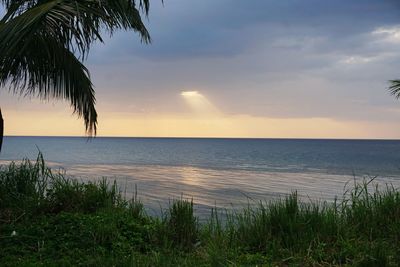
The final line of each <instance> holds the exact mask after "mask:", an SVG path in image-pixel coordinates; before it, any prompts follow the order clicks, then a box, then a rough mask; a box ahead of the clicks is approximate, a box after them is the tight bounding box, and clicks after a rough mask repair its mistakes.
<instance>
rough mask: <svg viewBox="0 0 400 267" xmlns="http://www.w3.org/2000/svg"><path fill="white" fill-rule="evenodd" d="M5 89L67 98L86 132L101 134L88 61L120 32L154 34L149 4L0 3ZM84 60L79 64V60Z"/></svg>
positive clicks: (0, 80)
mask: <svg viewBox="0 0 400 267" xmlns="http://www.w3.org/2000/svg"><path fill="white" fill-rule="evenodd" d="M0 4H3V5H5V6H6V8H7V13H6V15H5V16H4V18H3V19H2V20H1V21H0V86H6V87H7V86H8V87H9V89H10V90H12V91H14V92H15V93H20V94H26V95H35V96H38V97H40V98H42V99H50V98H56V99H67V100H69V101H70V103H71V106H72V107H73V108H74V112H76V113H77V114H78V115H79V116H83V118H84V122H85V127H86V130H87V132H88V133H89V134H90V135H92V134H96V127H97V113H96V109H95V102H96V100H95V96H94V90H93V85H92V83H91V80H90V75H89V71H88V70H87V69H86V67H85V66H84V65H83V64H82V62H81V61H80V60H84V59H85V58H86V56H87V54H88V52H89V49H90V47H91V45H92V43H93V42H95V41H100V42H102V41H103V38H102V33H104V30H105V31H106V32H108V33H109V34H110V35H112V34H113V33H114V31H116V30H118V29H124V30H133V31H136V32H138V33H139V35H140V36H141V38H142V41H143V42H146V43H147V42H150V35H149V33H148V31H147V29H146V27H145V25H144V23H143V22H142V19H141V14H140V12H143V13H145V14H146V15H147V14H148V11H149V5H150V2H149V0H136V1H135V0H80V1H72V0H25V1H24V0H0ZM79 59H80V60H79Z"/></svg>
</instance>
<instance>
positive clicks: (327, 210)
mask: <svg viewBox="0 0 400 267" xmlns="http://www.w3.org/2000/svg"><path fill="white" fill-rule="evenodd" d="M221 218H224V219H223V220H222V219H221ZM0 265H1V266H399V265H400V192H399V191H398V190H396V189H395V188H393V187H390V186H387V187H386V188H384V190H380V189H379V188H375V189H374V190H371V189H370V185H369V184H368V182H364V183H361V184H357V185H355V187H354V189H352V190H349V191H347V192H345V194H344V198H343V200H341V201H340V202H339V201H336V202H335V203H325V202H308V203H303V202H300V201H299V198H298V197H297V194H296V193H295V192H294V193H292V194H291V195H289V196H287V197H286V198H283V199H281V200H274V201H270V202H259V203H257V204H254V205H249V206H248V207H247V208H246V209H244V210H241V211H225V210H216V209H214V210H213V211H212V214H211V216H210V218H209V220H208V222H206V223H202V224H199V222H198V219H197V218H196V217H195V215H194V211H193V201H189V200H184V199H180V200H175V201H173V202H171V203H170V207H169V209H167V210H165V211H163V215H162V216H161V217H150V216H148V215H146V212H145V210H144V208H143V204H142V203H141V202H140V201H139V200H138V198H137V195H136V194H135V196H134V198H133V199H132V200H129V201H128V200H125V199H123V198H122V197H121V194H120V192H119V190H118V188H117V185H116V184H115V183H114V184H109V183H108V182H107V180H105V179H103V180H101V181H99V182H92V183H91V182H89V183H82V182H78V181H76V180H72V179H66V178H65V176H64V175H63V174H60V173H54V172H52V171H51V170H50V169H49V168H47V167H46V166H45V162H44V160H43V158H42V156H41V155H39V157H38V160H37V161H36V162H34V163H32V162H30V161H28V160H24V161H23V162H22V163H20V164H15V163H11V164H10V165H8V166H4V167H2V168H1V169H0Z"/></svg>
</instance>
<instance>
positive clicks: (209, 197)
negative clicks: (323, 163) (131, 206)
mask: <svg viewBox="0 0 400 267" xmlns="http://www.w3.org/2000/svg"><path fill="white" fill-rule="evenodd" d="M67 173H68V174H69V175H72V176H74V177H75V178H78V179H82V180H88V179H89V180H93V179H100V178H101V177H99V174H102V176H103V177H107V178H108V179H109V180H110V181H113V180H115V181H116V182H117V184H118V185H119V187H120V190H121V191H122V192H123V194H124V195H125V196H126V197H127V198H131V197H132V196H133V194H134V192H135V186H136V187H137V190H138V196H139V198H140V199H141V200H142V201H143V202H144V204H145V206H146V207H147V208H148V209H150V210H151V211H152V212H154V213H158V211H159V210H160V207H164V208H165V207H166V206H167V205H168V203H169V202H170V201H171V200H173V199H180V198H181V197H183V198H185V199H193V201H194V202H195V204H196V208H197V212H198V214H199V215H205V214H208V213H209V210H210V208H212V207H218V208H227V209H231V208H233V207H234V208H241V207H244V206H246V205H248V204H249V203H257V202H259V201H261V200H263V201H264V200H266V201H268V200H271V199H274V198H279V197H283V196H285V195H287V194H290V193H291V192H294V191H297V193H298V195H299V196H300V197H301V198H302V199H303V200H304V201H309V200H327V201H333V200H334V199H335V197H338V198H339V199H340V198H341V197H342V194H343V192H344V191H345V190H346V189H349V188H351V187H352V186H353V184H354V178H355V179H356V180H357V181H359V182H361V181H362V177H351V176H345V175H333V174H323V173H315V172H311V173H292V172H257V171H243V170H241V171H238V170H234V171H229V170H213V169H206V168H196V167H188V166H182V167H176V166H146V165H144V166H140V165H135V166H126V165H75V166H71V167H69V168H68V170H67ZM365 178H366V179H370V178H372V177H365ZM387 183H389V184H393V185H394V186H395V187H396V188H399V187H400V180H399V179H398V177H388V178H384V177H377V178H376V179H375V180H374V183H373V184H379V185H380V186H384V185H385V184H387ZM345 187H346V188H345Z"/></svg>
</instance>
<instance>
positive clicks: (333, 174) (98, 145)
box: [0, 136, 400, 216]
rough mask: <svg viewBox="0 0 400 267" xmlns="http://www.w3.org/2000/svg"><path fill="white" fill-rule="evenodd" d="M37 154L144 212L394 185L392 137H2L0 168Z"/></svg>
mask: <svg viewBox="0 0 400 267" xmlns="http://www.w3.org/2000/svg"><path fill="white" fill-rule="evenodd" d="M39 151H40V152H41V153H42V154H43V155H44V158H45V160H46V162H47V164H48V165H49V166H50V167H51V168H53V170H54V171H61V172H65V174H66V175H67V177H68V178H69V179H78V180H82V181H84V182H87V181H97V180H99V179H103V178H107V180H108V181H109V182H110V184H112V183H113V182H114V181H115V182H116V183H117V185H118V186H119V190H120V191H121V194H123V196H124V197H125V198H127V199H129V198H131V197H133V196H134V195H135V194H137V197H138V198H139V199H140V200H141V201H142V202H143V203H144V204H145V207H146V209H147V210H148V212H149V213H150V214H151V213H155V214H157V213H159V212H160V211H162V210H163V209H165V207H167V206H168V205H169V203H171V202H172V201H174V200H176V199H181V198H183V199H189V200H193V202H194V203H195V210H196V213H198V214H200V216H203V215H205V214H207V213H208V212H209V211H210V210H211V208H218V209H220V210H221V209H222V210H224V209H237V208H241V207H244V206H247V205H256V204H257V203H259V202H260V201H270V200H273V199H276V198H284V197H285V196H287V195H288V194H291V193H293V192H297V194H298V196H299V197H300V198H301V199H303V200H304V201H328V202H331V201H335V199H342V198H344V197H346V194H347V193H348V192H349V191H351V189H352V188H353V186H354V184H355V183H361V182H363V181H365V182H371V183H370V186H372V187H373V188H375V187H376V186H378V188H381V189H382V190H383V189H385V187H386V186H391V187H395V188H400V141H399V140H326V139H324V140H322V139H220V138H113V137H96V138H92V139H88V138H86V137H11V136H8V137H5V139H4V144H3V150H2V152H1V153H0V165H7V164H9V163H10V162H12V161H16V162H19V161H21V160H22V159H24V158H27V159H30V160H35V159H36V158H37V156H38V153H39Z"/></svg>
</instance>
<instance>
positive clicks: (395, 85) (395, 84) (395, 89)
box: [389, 80, 400, 98]
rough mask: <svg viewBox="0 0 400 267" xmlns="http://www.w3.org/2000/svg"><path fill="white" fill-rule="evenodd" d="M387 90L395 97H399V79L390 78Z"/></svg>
mask: <svg viewBox="0 0 400 267" xmlns="http://www.w3.org/2000/svg"><path fill="white" fill-rule="evenodd" d="M390 84H391V85H390V87H389V91H390V93H391V94H392V95H394V96H395V97H396V98H400V80H392V81H390Z"/></svg>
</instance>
